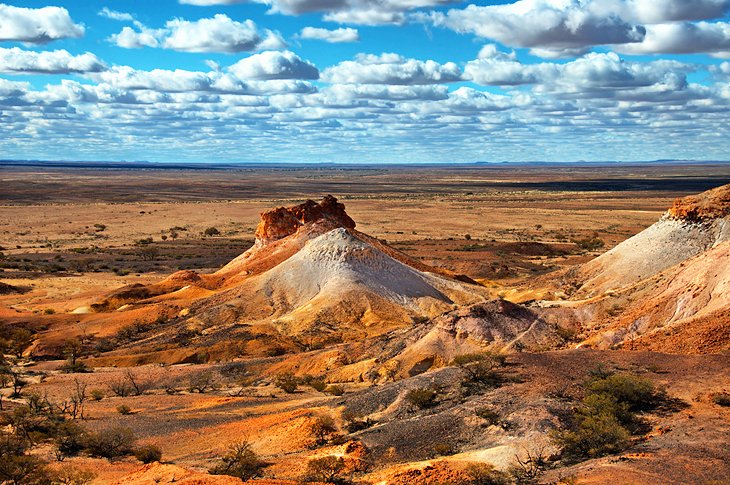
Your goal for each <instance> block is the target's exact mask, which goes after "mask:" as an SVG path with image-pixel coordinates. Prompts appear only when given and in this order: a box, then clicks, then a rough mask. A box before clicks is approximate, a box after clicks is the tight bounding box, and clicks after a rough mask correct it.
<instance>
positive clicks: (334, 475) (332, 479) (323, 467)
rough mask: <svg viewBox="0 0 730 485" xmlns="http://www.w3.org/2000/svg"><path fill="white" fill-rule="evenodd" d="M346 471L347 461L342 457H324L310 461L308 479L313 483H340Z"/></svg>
mask: <svg viewBox="0 0 730 485" xmlns="http://www.w3.org/2000/svg"><path fill="white" fill-rule="evenodd" d="M344 471H345V460H343V459H342V457H341V456H334V455H330V456H324V457H322V458H314V459H312V460H309V463H308V464H307V479H308V480H310V481H313V482H322V483H338V482H339V478H340V475H341V474H342V472H344Z"/></svg>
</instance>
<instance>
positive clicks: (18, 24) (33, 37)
mask: <svg viewBox="0 0 730 485" xmlns="http://www.w3.org/2000/svg"><path fill="white" fill-rule="evenodd" d="M83 35H84V27H83V26H82V25H80V24H76V23H74V21H73V20H72V19H71V16H70V15H69V13H68V10H66V9H65V8H61V7H43V8H22V7H14V6H12V5H6V4H2V3H0V41H19V42H28V43H32V44H45V43H48V42H51V41H53V40H57V39H67V38H78V37H81V36H83Z"/></svg>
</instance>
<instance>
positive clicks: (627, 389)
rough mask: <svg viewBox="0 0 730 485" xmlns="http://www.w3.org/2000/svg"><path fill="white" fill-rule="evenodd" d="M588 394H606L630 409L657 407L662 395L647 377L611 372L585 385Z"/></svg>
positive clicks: (642, 409)
mask: <svg viewBox="0 0 730 485" xmlns="http://www.w3.org/2000/svg"><path fill="white" fill-rule="evenodd" d="M586 390H587V392H588V393H589V394H607V395H609V396H613V397H614V398H615V399H616V401H618V402H620V403H625V404H626V405H628V407H629V409H630V410H631V411H646V410H649V409H654V408H655V407H657V406H658V405H659V404H660V403H661V401H662V400H663V398H664V396H663V393H661V392H659V391H657V389H656V388H655V387H654V384H652V382H651V381H650V380H649V379H645V378H643V377H639V376H636V375H633V374H625V373H623V374H613V375H610V376H607V377H605V378H603V379H595V380H593V381H592V382H590V383H589V384H588V386H587V389H586Z"/></svg>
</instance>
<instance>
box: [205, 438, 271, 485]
mask: <svg viewBox="0 0 730 485" xmlns="http://www.w3.org/2000/svg"><path fill="white" fill-rule="evenodd" d="M263 466H264V463H263V462H262V461H261V460H260V459H259V457H258V455H257V454H256V453H255V452H254V451H253V449H252V448H251V444H250V443H249V442H248V441H247V440H243V441H239V442H237V443H234V444H232V445H231V446H229V447H228V452H227V453H226V454H225V455H223V456H222V457H221V458H220V459H219V461H218V464H216V465H215V466H214V467H213V468H211V469H210V470H208V472H209V473H210V474H211V475H228V476H232V477H237V478H240V479H241V480H244V481H245V480H250V479H252V478H255V477H257V476H258V475H259V473H260V472H261V468H263Z"/></svg>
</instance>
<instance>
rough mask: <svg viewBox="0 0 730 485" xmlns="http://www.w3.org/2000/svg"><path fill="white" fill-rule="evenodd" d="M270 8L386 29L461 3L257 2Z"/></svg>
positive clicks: (193, 0) (227, 0) (198, 0)
mask: <svg viewBox="0 0 730 485" xmlns="http://www.w3.org/2000/svg"><path fill="white" fill-rule="evenodd" d="M179 1H180V3H184V4H189V5H200V6H212V5H232V4H237V3H244V1H245V0H179ZM254 1H255V2H257V3H263V4H265V5H269V6H270V12H271V13H282V14H286V15H302V14H307V13H315V12H320V13H323V14H325V15H324V19H325V20H328V21H331V22H339V23H350V24H361V25H382V24H401V23H403V22H404V21H405V12H407V11H409V10H413V9H418V8H423V7H436V6H440V5H448V4H451V3H456V2H457V0H325V1H322V0H254Z"/></svg>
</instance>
